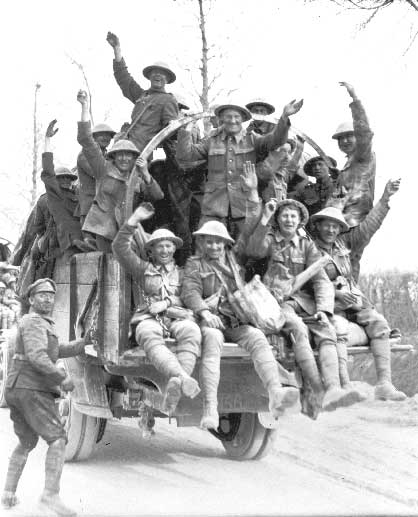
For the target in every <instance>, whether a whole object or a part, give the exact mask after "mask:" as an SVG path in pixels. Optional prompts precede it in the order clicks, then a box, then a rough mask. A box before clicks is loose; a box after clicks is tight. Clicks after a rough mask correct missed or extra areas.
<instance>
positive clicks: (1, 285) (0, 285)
mask: <svg viewBox="0 0 418 517" xmlns="http://www.w3.org/2000/svg"><path fill="white" fill-rule="evenodd" d="M6 287H7V285H6V284H5V283H4V282H2V281H1V280H0V289H6Z"/></svg>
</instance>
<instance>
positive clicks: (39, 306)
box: [29, 291, 55, 315]
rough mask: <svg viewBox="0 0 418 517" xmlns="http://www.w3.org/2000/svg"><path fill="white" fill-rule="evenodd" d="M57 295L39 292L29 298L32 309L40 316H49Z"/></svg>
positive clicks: (49, 292)
mask: <svg viewBox="0 0 418 517" xmlns="http://www.w3.org/2000/svg"><path fill="white" fill-rule="evenodd" d="M54 300H55V293H53V292H51V291H39V292H38V293H35V294H32V295H31V296H30V297H29V303H30V305H31V307H32V309H33V310H34V311H35V312H37V313H38V314H45V315H48V314H50V313H51V312H52V309H53V307H54Z"/></svg>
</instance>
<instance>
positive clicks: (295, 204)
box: [274, 198, 309, 226]
mask: <svg viewBox="0 0 418 517" xmlns="http://www.w3.org/2000/svg"><path fill="white" fill-rule="evenodd" d="M286 207H289V208H293V209H295V210H299V214H300V226H305V224H306V223H307V222H308V221H309V212H308V209H307V208H306V206H305V205H303V204H302V203H300V202H299V201H296V199H290V198H288V199H283V201H280V202H279V203H277V208H276V212H275V213H274V219H275V221H276V223H277V216H278V215H279V213H280V210H282V209H283V208H286Z"/></svg>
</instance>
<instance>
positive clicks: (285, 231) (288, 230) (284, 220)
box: [276, 206, 300, 238]
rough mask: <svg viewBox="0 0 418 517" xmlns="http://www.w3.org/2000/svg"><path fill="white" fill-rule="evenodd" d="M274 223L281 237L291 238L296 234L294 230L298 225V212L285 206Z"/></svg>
mask: <svg viewBox="0 0 418 517" xmlns="http://www.w3.org/2000/svg"><path fill="white" fill-rule="evenodd" d="M276 221H277V224H278V225H279V229H280V233H281V234H282V235H283V237H290V238H292V237H293V236H294V235H295V234H296V230H297V229H298V227H299V224H300V213H299V210H298V209H297V208H291V207H288V206H286V207H284V208H282V209H281V210H280V212H279V213H278V215H277V217H276Z"/></svg>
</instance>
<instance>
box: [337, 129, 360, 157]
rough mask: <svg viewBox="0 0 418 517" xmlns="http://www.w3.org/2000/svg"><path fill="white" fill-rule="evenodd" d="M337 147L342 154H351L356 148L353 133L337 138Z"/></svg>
mask: <svg viewBox="0 0 418 517" xmlns="http://www.w3.org/2000/svg"><path fill="white" fill-rule="evenodd" d="M338 147H339V148H340V150H341V151H342V152H343V153H344V154H348V155H350V154H353V152H354V149H355V148H356V137H355V136H354V133H344V134H342V135H341V136H340V137H339V138H338Z"/></svg>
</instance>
